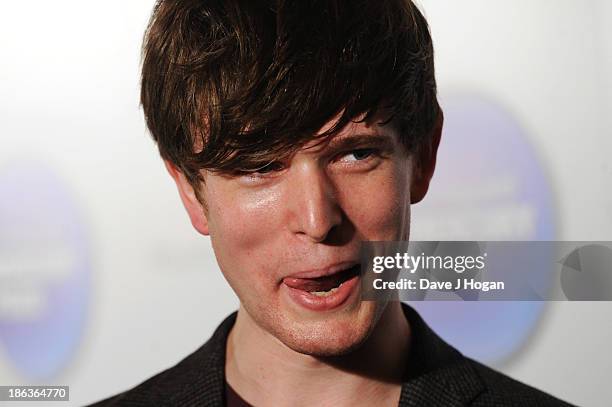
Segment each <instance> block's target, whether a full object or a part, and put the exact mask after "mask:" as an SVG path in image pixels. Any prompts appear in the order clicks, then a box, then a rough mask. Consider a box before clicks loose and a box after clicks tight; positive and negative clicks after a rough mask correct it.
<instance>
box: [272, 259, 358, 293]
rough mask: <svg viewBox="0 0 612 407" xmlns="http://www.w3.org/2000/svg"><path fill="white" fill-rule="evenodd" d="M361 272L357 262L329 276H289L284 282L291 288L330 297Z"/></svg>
mask: <svg viewBox="0 0 612 407" xmlns="http://www.w3.org/2000/svg"><path fill="white" fill-rule="evenodd" d="M359 272H360V265H359V264H356V265H354V266H352V267H350V268H348V269H346V270H341V271H339V272H337V273H334V274H331V275H328V276H322V277H315V278H297V277H287V278H285V279H283V283H284V284H285V285H287V286H288V287H290V288H293V289H296V290H300V291H303V292H306V293H310V294H311V295H314V296H316V297H330V296H332V295H333V294H335V293H336V292H337V291H338V290H339V289H340V288H341V287H342V286H343V284H345V283H346V282H347V281H349V280H352V279H353V278H354V277H356V276H358V275H359Z"/></svg>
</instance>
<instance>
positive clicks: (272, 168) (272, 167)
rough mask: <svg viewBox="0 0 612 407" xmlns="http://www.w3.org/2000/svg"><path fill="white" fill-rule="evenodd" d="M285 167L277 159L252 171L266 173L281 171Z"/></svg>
mask: <svg viewBox="0 0 612 407" xmlns="http://www.w3.org/2000/svg"><path fill="white" fill-rule="evenodd" d="M284 168H285V166H284V165H283V163H281V162H278V161H272V162H271V163H268V164H266V165H264V166H263V167H260V168H257V169H256V170H254V171H253V174H268V173H271V172H276V171H282V170H283V169H284Z"/></svg>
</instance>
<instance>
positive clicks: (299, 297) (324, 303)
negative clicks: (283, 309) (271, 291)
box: [283, 276, 359, 311]
mask: <svg viewBox="0 0 612 407" xmlns="http://www.w3.org/2000/svg"><path fill="white" fill-rule="evenodd" d="M358 284H359V276H354V277H352V278H351V279H349V280H346V281H345V282H344V283H342V285H341V286H340V287H338V289H337V290H336V291H335V292H334V293H332V294H329V295H327V296H325V297H319V296H317V295H314V294H311V293H310V292H308V291H304V290H299V289H297V288H292V287H289V286H288V285H286V284H283V286H284V287H285V289H286V290H287V293H288V294H289V297H291V299H292V300H293V301H294V302H295V303H297V304H298V305H300V306H302V307H304V308H307V309H309V310H311V311H330V310H333V309H335V308H338V307H340V306H341V305H342V304H344V303H345V302H347V300H348V298H349V297H350V296H351V294H352V293H353V292H355V291H356V290H355V287H357V285H358Z"/></svg>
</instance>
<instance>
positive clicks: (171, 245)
mask: <svg viewBox="0 0 612 407" xmlns="http://www.w3.org/2000/svg"><path fill="white" fill-rule="evenodd" d="M421 3H422V6H423V9H424V11H425V14H426V16H427V18H428V20H429V22H430V25H431V29H432V34H433V37H434V42H435V48H436V64H437V66H436V67H437V77H438V81H439V88H440V93H441V94H442V95H444V94H445V93H450V92H456V91H458V90H459V91H467V92H478V93H481V94H484V95H488V97H490V98H494V99H495V100H496V101H497V102H498V103H499V104H500V105H503V106H505V107H506V108H507V110H508V111H509V112H511V113H512V115H513V116H514V117H516V118H517V120H518V121H519V122H520V123H521V125H522V126H523V128H525V129H527V132H528V134H529V135H530V137H531V139H530V141H531V142H532V144H533V146H534V148H535V149H536V150H537V151H538V154H539V156H540V158H541V159H542V162H544V163H546V165H545V166H546V171H547V172H548V174H549V176H550V179H551V183H552V185H551V188H552V190H553V191H554V197H555V205H556V211H557V225H556V226H557V229H558V234H557V238H559V239H562V240H612V238H611V232H610V227H611V226H612V192H611V188H610V186H611V183H610V181H609V180H610V178H611V176H612V167H611V165H610V162H609V155H610V152H612V118H611V115H610V112H611V111H612V76H611V75H610V72H612V4H611V3H610V2H607V1H605V0H591V1H589V2H584V1H579V0H540V1H537V2H534V1H528V0H515V1H512V2H504V1H501V0H500V1H491V0H468V1H462V2H457V1H452V0H436V1H434V0H427V1H426V0H423V1H422V2H421ZM152 6H153V2H152V1H144V0H141V1H129V2H126V1H117V0H109V1H106V2H103V3H93V2H83V1H67V0H63V1H56V2H45V1H35V2H6V4H4V5H3V12H2V20H3V21H2V24H0V50H1V58H2V59H1V61H2V63H1V64H0V202H2V203H3V204H2V205H0V284H5V288H6V287H8V285H7V284H8V283H7V282H8V281H9V279H8V277H7V276H9V275H10V273H13V277H12V278H16V279H19V278H20V277H19V274H14V273H16V271H15V270H17V269H20V270H23V269H25V266H24V267H22V268H20V267H17V268H16V269H15V267H14V266H15V265H20V264H21V263H20V262H29V263H28V264H29V267H30V269H36V271H37V273H38V274H31V275H30V278H32V279H33V281H34V283H32V284H33V285H36V284H38V285H36V287H38V288H36V289H35V290H34V291H32V290H30V291H27V290H26V291H23V292H24V293H26V292H27V293H28V294H27V295H26V294H23V295H21V294H19V295H15V294H14V293H12V294H11V293H9V290H8V289H5V290H4V291H3V290H2V286H1V285H0V296H4V298H3V297H0V384H4V385H8V384H30V383H32V384H35V383H40V384H57V385H62V384H63V385H70V391H71V402H70V403H65V405H81V404H84V403H86V402H91V401H94V400H96V399H99V398H102V397H105V396H108V395H110V394H112V393H115V392H118V391H121V390H124V389H126V388H128V387H131V386H133V385H135V384H137V383H139V382H141V381H143V380H144V379H146V378H148V377H149V376H151V375H153V374H154V373H156V372H158V371H160V370H163V369H164V368H167V367H169V366H171V365H173V364H174V363H176V362H177V361H178V360H180V359H181V358H183V357H184V356H186V355H187V354H188V353H190V352H192V351H193V350H194V349H196V348H197V347H199V346H200V345H201V344H202V343H203V342H204V341H205V340H206V339H207V338H208V337H209V335H210V334H211V332H212V330H213V329H214V327H216V325H217V324H218V323H219V322H220V321H221V319H222V318H223V317H225V316H226V315H227V314H228V313H230V312H231V311H233V310H234V309H236V307H237V300H236V298H235V296H234V295H233V293H232V291H231V290H230V289H229V287H228V286H227V284H226V283H225V281H224V280H223V278H222V275H221V273H220V272H219V270H218V267H217V265H216V263H215V260H214V257H213V253H212V249H211V247H210V243H209V241H208V240H207V239H205V238H202V237H201V236H199V235H197V234H196V232H195V231H193V230H192V228H191V225H190V223H189V221H188V218H187V216H186V214H185V213H184V211H183V209H182V207H181V205H180V201H179V199H178V195H177V193H176V191H175V188H174V186H173V184H172V182H171V180H170V178H169V177H168V176H167V174H166V173H165V170H164V168H163V165H162V163H161V160H160V159H159V157H158V156H157V150H156V147H155V145H154V144H153V142H152V141H151V140H150V138H149V137H148V135H147V132H146V130H145V126H144V122H143V117H142V112H141V110H140V109H139V105H138V92H139V83H138V75H139V50H140V44H141V40H142V34H143V32H144V28H145V26H146V23H147V20H148V17H149V14H150V11H151V9H152ZM24 168H26V169H34V170H33V173H32V174H29V175H27V177H26V175H23V178H22V176H21V175H20V174H28V173H27V170H26V171H25V172H24V170H23V169H24ZM37 168H38V170H37ZM36 171H39V172H36ZM41 173H52V174H53V176H54V177H55V178H54V179H55V180H56V181H54V182H57V184H59V185H61V186H62V188H64V195H65V198H62V199H65V200H67V201H69V202H71V203H70V205H68V204H66V205H64V206H63V208H64V209H65V210H66V211H67V212H68V214H67V215H62V216H67V217H70V216H73V217H74V218H75V219H73V220H72V222H73V223H75V224H78V228H79V230H81V231H82V232H81V234H79V238H78V239H72V240H70V239H66V242H67V243H66V244H65V247H64V249H66V247H67V248H68V249H66V250H64V251H65V252H66V253H68V254H67V255H65V256H64V257H61V256H60V257H61V259H60V260H58V262H59V263H57V264H59V265H60V266H58V267H56V268H55V269H54V270H55V272H56V274H57V270H56V269H58V268H59V269H61V268H62V267H61V265H66V264H68V265H69V264H73V263H74V262H75V261H76V260H75V258H81V257H79V256H84V258H85V259H86V261H85V263H86V265H84V266H82V268H81V269H79V270H81V271H79V273H81V274H80V275H81V276H83V279H82V282H81V283H80V285H78V286H75V287H77V288H75V290H79V293H80V294H79V296H80V297H79V298H81V300H80V301H81V302H80V303H79V304H80V305H82V307H80V308H79V309H82V310H83V312H82V313H81V314H79V312H77V311H75V310H74V309H72V311H74V312H75V313H76V314H75V315H72V314H70V313H68V312H66V311H65V309H67V308H62V307H61V306H59V305H58V306H57V307H58V308H56V309H55V308H54V309H53V310H51V311H49V310H50V308H48V307H50V306H47V303H46V302H45V301H46V297H45V292H46V291H45V288H44V284H43V283H41V281H51V283H49V284H53V282H54V281H55V283H56V284H59V283H58V281H60V282H61V279H62V278H64V277H65V276H64V277H62V274H61V272H60V273H59V274H57V275H54V276H53V277H44V275H45V273H51V274H52V273H53V272H54V270H51V269H52V267H50V266H49V267H47V266H46V265H49V264H51V263H50V262H49V261H48V258H47V257H48V256H49V253H56V252H55V251H53V250H52V249H53V248H54V247H55V246H54V245H52V244H50V243H49V242H50V241H51V242H55V241H54V240H53V239H52V237H51V238H49V239H51V240H47V241H46V242H47V244H48V245H50V246H49V247H47V249H48V250H47V251H46V252H45V250H41V246H40V245H39V244H38V245H37V244H34V243H32V242H34V241H35V240H32V239H34V238H32V236H40V233H41V232H40V230H42V229H41V228H42V227H41V226H40V225H41V224H46V223H45V222H51V221H52V220H53V217H54V214H55V213H57V212H56V211H57V209H55V207H52V206H49V202H47V201H46V200H44V199H37V198H36V197H37V195H36V194H33V195H32V191H33V190H34V189H36V187H37V186H39V185H40V182H43V181H44V180H43V181H41V178H40V177H39V176H37V175H36V174H41ZM6 174H17V175H12V176H13V178H11V179H12V181H11V183H9V182H8V181H7V179H8V178H7V177H8V176H7V175H6ZM3 177H5V178H3ZM15 180H17V181H15ZM37 182H38V183H37ZM7 185H9V186H10V187H8V186H7ZM434 185H435V180H434ZM433 188H434V187H432V190H433ZM22 196H23V197H25V198H19V199H17V198H15V197H22ZM28 197H29V198H28ZM21 199H24V200H26V201H27V199H33V202H34V206H33V207H31V208H29V209H28V210H30V211H31V212H28V211H27V210H26V209H24V208H25V205H24V204H23V203H22V201H21ZM424 205H426V203H424ZM7 208H8V209H7ZM66 208H69V209H66ZM2 210H4V211H5V212H4V213H5V216H4V217H3V215H2V213H1V211H2ZM418 211H419V208H415V215H414V217H415V224H414V233H415V235H418V234H419V222H418V213H419V212H418ZM28 213H36V214H37V215H36V216H40V219H42V221H38V220H37V221H36V222H34V221H31V219H30V218H28V216H29V215H28ZM43 215H44V216H43ZM32 216H34V215H32ZM57 216H58V217H59V215H57ZM36 219H39V218H36ZM2 222H9V223H10V224H11V225H13V226H12V227H11V228H9V227H8V226H6V225H7V224H8V223H5V224H3V223H2ZM20 222H21V223H20ZM41 222H42V223H41ZM14 225H24V228H27V232H24V235H25V237H23V236H21V235H19V236H21V238H22V239H21V240H19V242H18V243H19V244H17V243H15V242H16V240H14V236H15V234H14V233H15V232H14V231H15V230H16V229H15V228H14ZM3 230H4V232H6V233H4V234H3ZM9 230H10V231H12V232H10V233H9V232H7V231H9ZM11 233H13V234H11ZM58 233H59V232H58ZM51 236H53V235H52V234H51ZM11 239H13V240H11ZM23 242H25V243H23ZM28 242H29V243H28ZM3 244H4V247H2V245H3ZM16 245H17V246H19V245H21V246H19V249H20V251H19V256H17V255H16V254H15V251H14V250H12V249H9V248H12V247H16ZM71 250H73V251H76V252H74V253H77V252H78V253H81V255H79V254H74V253H73V252H71ZM45 253H46V254H45ZM62 253H63V252H62ZM71 253H72V254H71ZM83 253H85V254H83ZM45 256H47V257H45ZM37 259H38V263H36V262H34V263H32V262H33V261H34V260H37ZM3 262H4V264H3ZM70 262H73V263H70ZM24 264H25V263H24ZM32 264H33V265H32ZM54 264H55V263H54ZM79 264H80V263H79ZM11 267H13V268H11ZM3 273H4V274H3ZM15 275H16V276H17V277H15ZM32 275H33V276H34V277H32ZM2 276H4V277H2ZM41 276H43V277H41ZM3 278H4V279H3ZM37 279H38V280H37ZM53 279H55V280H53ZM11 281H12V280H11ZM28 281H30V280H28ZM32 284H31V285H29V286H28V287H30V288H29V289H31V288H32V286H33V285H32ZM40 287H43V288H40ZM32 293H34V294H32ZM10 295H12V296H11V297H10V298H9V296H10ZM23 307H26V308H27V307H30V308H28V309H29V311H28V312H29V314H28V312H25V311H23V309H24V308H23ZM46 307H47V308H46ZM62 310H64V311H62ZM46 311H49V312H50V313H56V312H57V313H62V312H64V313H65V314H62V315H65V318H63V317H62V318H63V319H62V320H63V321H64V323H66V324H68V325H66V326H70V327H71V328H70V332H73V334H72V336H71V337H70V338H68V337H67V336H66V337H62V335H61V332H60V334H59V335H60V339H59V340H57V341H55V342H53V343H52V342H51V341H50V340H49V341H48V340H47V338H46V337H45V332H47V331H45V330H44V329H42V330H40V331H36V333H30V334H28V333H27V332H28V331H20V332H21V333H20V334H14V335H13V336H12V338H13V339H12V342H11V341H9V340H8V339H7V337H8V336H9V333H11V332H15V330H16V329H17V328H15V325H11V324H12V323H15V324H18V323H20V322H23V321H24V320H27V318H36V315H39V316H40V315H42V314H44V313H45V312H46ZM611 311H612V304H610V303H577V302H574V303H552V304H548V305H547V306H546V312H545V315H544V317H543V318H542V319H541V320H540V322H539V323H538V326H537V330H536V331H535V332H534V333H533V335H532V337H531V339H530V341H529V342H528V344H527V345H526V346H524V347H523V348H522V349H521V351H520V352H519V353H518V354H516V355H514V356H513V358H512V360H510V361H506V362H504V363H503V364H499V365H497V367H498V368H499V369H500V370H503V371H504V372H506V373H508V374H510V375H511V376H513V377H515V378H517V379H519V380H522V381H525V382H527V383H530V384H533V385H536V386H537V387H539V388H541V389H543V390H545V391H548V392H550V393H552V394H554V395H556V396H558V397H561V398H564V399H566V400H568V401H570V402H573V403H577V404H580V405H589V406H605V405H608V404H609V400H610V399H611V398H612V387H611V386H609V374H610V371H611V369H612V355H610V353H609V343H611V342H612V325H610V324H609V321H610V317H609V315H610V312H611ZM24 315H25V316H24ZM28 315H29V317H28ZM32 315H34V316H32ZM24 318H25V319H24ZM58 318H59V317H58ZM24 332H25V333H24ZM66 332H67V331H66ZM19 335H22V336H21V337H20V336H19ZM28 335H29V336H28ZM15 338H17V339H15ZM19 338H21V339H19ZM3 339H4V340H3ZM9 342H10V344H9ZM16 343H17V344H16ZM20 346H21V347H20ZM28 346H30V347H31V348H28ZM28 349H38V350H39V351H40V349H43V350H44V351H43V352H42V353H41V354H44V352H47V353H53V352H56V353H57V354H62V355H64V356H62V357H61V358H59V359H58V360H56V361H45V360H38V361H31V363H30V362H27V360H28V356H27V355H25V356H24V353H27V352H28ZM62 352H63V353H62ZM43 359H44V358H43ZM24 360H25V361H26V362H24ZM45 372H46V373H45ZM58 405H62V404H61V403H58Z"/></svg>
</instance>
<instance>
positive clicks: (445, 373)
mask: <svg viewBox="0 0 612 407" xmlns="http://www.w3.org/2000/svg"><path fill="white" fill-rule="evenodd" d="M403 309H404V314H405V315H406V318H407V319H408V322H409V323H410V327H411V335H412V336H411V352H410V356H409V358H408V360H407V362H406V363H407V364H408V366H409V368H408V373H407V375H406V378H405V379H404V382H403V384H402V391H401V396H400V401H399V406H401V407H404V406H405V407H408V406H410V407H412V406H414V407H416V406H432V405H444V406H464V405H468V404H469V403H470V401H471V400H473V399H474V398H475V397H476V396H477V395H478V394H480V393H481V392H482V391H483V390H484V389H485V386H484V383H483V382H482V380H481V379H480V377H479V375H478V374H477V373H476V371H475V369H474V368H473V367H472V364H471V363H470V360H469V359H467V358H465V357H464V356H463V355H462V354H461V353H460V352H459V351H457V350H456V349H455V348H453V347H452V346H450V345H449V344H447V343H446V342H444V341H443V340H442V339H441V338H440V337H439V336H438V335H436V333H435V332H433V331H432V330H431V328H429V326H427V324H426V323H425V321H423V319H422V318H421V317H420V316H419V314H418V313H417V312H416V311H415V310H414V309H413V308H411V307H410V306H408V305H406V304H403ZM235 321H236V312H234V313H232V314H231V315H229V316H228V317H227V318H226V319H225V320H224V321H223V322H222V323H221V325H219V327H218V328H217V329H216V330H215V332H214V334H213V336H212V337H211V338H210V340H209V341H208V342H206V343H205V344H204V345H203V346H202V347H201V348H200V349H198V350H197V351H196V352H194V353H193V354H192V355H190V356H189V357H187V358H186V359H184V360H183V361H182V362H181V363H180V364H182V365H184V367H185V369H182V370H183V371H184V374H181V378H180V381H181V384H182V385H181V387H180V389H181V390H180V391H178V392H175V393H174V394H173V395H172V397H171V398H170V402H171V404H172V405H181V406H196V405H198V406H200V405H203V404H205V405H210V406H223V405H224V397H225V396H224V394H225V345H226V342H227V337H228V335H229V332H230V330H231V329H232V327H233V326H234V323H235Z"/></svg>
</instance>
